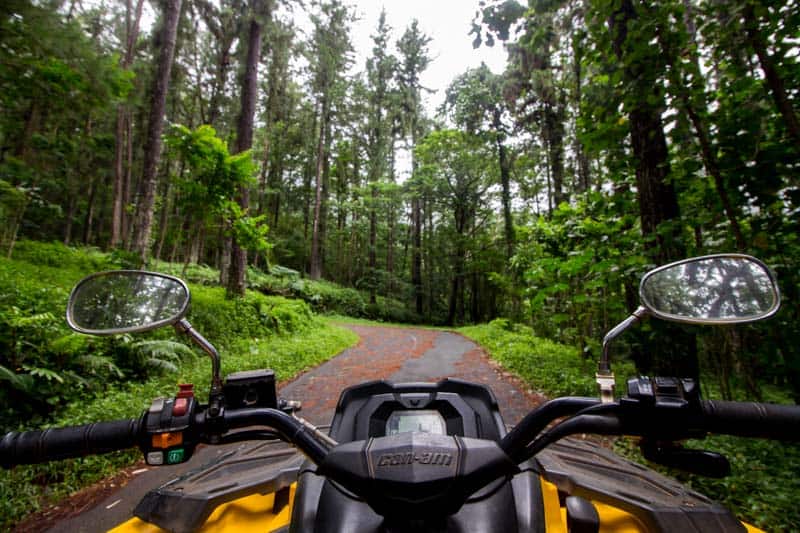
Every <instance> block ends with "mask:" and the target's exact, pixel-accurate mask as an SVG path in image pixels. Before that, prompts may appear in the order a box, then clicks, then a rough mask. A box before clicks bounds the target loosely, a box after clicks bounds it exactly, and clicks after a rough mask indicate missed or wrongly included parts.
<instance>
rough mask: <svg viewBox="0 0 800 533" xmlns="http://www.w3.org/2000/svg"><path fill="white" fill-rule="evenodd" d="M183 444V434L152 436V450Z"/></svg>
mask: <svg viewBox="0 0 800 533" xmlns="http://www.w3.org/2000/svg"><path fill="white" fill-rule="evenodd" d="M178 444H183V433H159V434H157V435H153V448H171V447H172V446H177V445H178Z"/></svg>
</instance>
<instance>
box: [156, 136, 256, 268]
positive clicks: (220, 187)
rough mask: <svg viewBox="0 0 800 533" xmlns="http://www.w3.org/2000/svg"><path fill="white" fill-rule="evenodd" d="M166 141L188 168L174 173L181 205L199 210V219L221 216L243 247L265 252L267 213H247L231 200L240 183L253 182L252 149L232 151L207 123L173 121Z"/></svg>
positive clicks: (236, 192) (191, 210)
mask: <svg viewBox="0 0 800 533" xmlns="http://www.w3.org/2000/svg"><path fill="white" fill-rule="evenodd" d="M166 143H167V146H168V147H170V148H171V149H172V150H173V151H174V152H175V153H176V154H177V155H178V157H180V158H182V160H183V161H185V163H186V166H187V170H188V172H184V173H183V174H181V175H180V176H178V177H177V184H178V188H179V190H180V191H181V195H180V199H181V202H182V205H183V208H184V209H186V210H187V211H188V212H190V213H201V214H202V216H201V217H198V218H200V219H201V220H203V217H206V218H208V219H212V218H222V219H223V220H224V221H225V223H226V227H228V228H230V230H231V233H232V235H233V237H234V239H236V242H237V243H238V244H239V245H240V246H241V247H242V248H245V249H248V250H253V251H255V252H259V253H266V252H267V251H268V250H269V249H270V245H269V244H268V243H267V238H266V236H267V232H268V231H269V228H268V226H267V225H266V224H265V220H266V215H262V216H255V217H252V216H249V215H248V214H247V210H246V209H243V208H242V207H240V206H239V204H238V203H236V202H234V201H233V200H231V199H232V198H234V197H236V196H237V194H238V193H239V189H240V188H241V187H248V186H250V185H252V183H253V174H254V172H255V168H256V167H255V162H254V161H253V157H252V154H251V152H250V151H249V150H246V151H244V152H240V153H238V154H233V155H231V154H230V153H229V152H228V147H227V145H226V143H225V141H224V140H223V139H221V138H219V137H218V136H217V132H216V131H215V130H214V128H212V127H211V126H208V125H203V126H199V127H198V128H197V129H195V130H190V129H189V128H187V127H185V126H181V125H179V124H173V125H172V126H171V128H170V132H169V134H168V135H167V137H166ZM195 216H196V215H195Z"/></svg>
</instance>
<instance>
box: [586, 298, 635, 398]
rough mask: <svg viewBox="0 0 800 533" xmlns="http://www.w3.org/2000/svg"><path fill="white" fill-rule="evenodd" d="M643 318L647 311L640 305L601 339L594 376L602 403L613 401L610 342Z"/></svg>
mask: <svg viewBox="0 0 800 533" xmlns="http://www.w3.org/2000/svg"><path fill="white" fill-rule="evenodd" d="M645 316H647V309H645V308H644V307H643V306H641V305H640V306H639V307H637V308H636V310H635V311H634V312H633V313H631V315H630V316H629V317H628V318H626V319H625V320H623V321H622V322H620V323H619V324H617V325H616V326H614V328H613V329H612V330H611V331H609V332H608V333H606V336H605V337H603V355H602V356H601V357H600V362H599V363H597V374H596V375H595V378H596V381H597V385H598V386H599V387H600V400H601V401H602V402H603V403H610V402H613V401H614V373H613V372H612V371H611V363H610V362H609V357H608V353H609V351H610V345H611V341H613V340H614V339H616V338H617V337H619V336H620V334H621V333H622V332H623V331H625V330H627V329H628V328H630V327H631V326H632V325H634V324H635V323H636V322H638V321H639V320H641V319H642V318H643V317H645Z"/></svg>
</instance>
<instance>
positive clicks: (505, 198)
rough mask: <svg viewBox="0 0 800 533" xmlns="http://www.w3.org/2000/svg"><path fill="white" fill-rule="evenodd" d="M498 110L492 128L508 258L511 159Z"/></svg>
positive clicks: (511, 250) (511, 240) (510, 246)
mask: <svg viewBox="0 0 800 533" xmlns="http://www.w3.org/2000/svg"><path fill="white" fill-rule="evenodd" d="M500 118H501V117H500V110H499V109H498V110H496V111H495V113H494V119H493V120H494V125H493V126H494V130H495V131H496V132H498V134H497V136H496V137H495V144H496V147H497V159H498V164H499V166H500V185H501V186H502V194H501V198H502V204H503V225H504V229H505V237H506V258H507V259H510V258H511V256H513V255H514V241H515V240H516V239H515V236H514V220H513V218H512V217H511V161H509V158H508V150H507V149H506V146H505V144H503V140H502V139H501V138H500V134H499V131H500V128H501V127H502V123H501V121H500Z"/></svg>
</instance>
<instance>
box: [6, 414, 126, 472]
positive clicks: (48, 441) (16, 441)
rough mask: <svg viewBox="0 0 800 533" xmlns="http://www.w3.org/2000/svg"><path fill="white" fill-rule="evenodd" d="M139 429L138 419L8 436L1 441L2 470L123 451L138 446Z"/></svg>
mask: <svg viewBox="0 0 800 533" xmlns="http://www.w3.org/2000/svg"><path fill="white" fill-rule="evenodd" d="M140 427H141V421H140V420H139V419H129V420H115V421H114V422H98V423H95V424H86V425H85V426H72V427H65V428H57V429H45V430H43V431H23V432H21V433H17V432H11V433H6V435H5V436H4V437H3V439H2V440H0V466H2V467H4V468H8V467H10V466H14V465H20V464H33V463H43V462H46V461H55V460H58V459H67V458H68V457H82V456H84V455H94V454H98V453H106V452H111V451H114V450H124V449H125V448H131V447H133V446H136V445H137V444H138V443H139V438H140Z"/></svg>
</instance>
